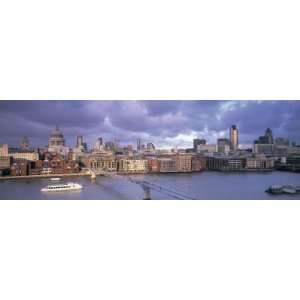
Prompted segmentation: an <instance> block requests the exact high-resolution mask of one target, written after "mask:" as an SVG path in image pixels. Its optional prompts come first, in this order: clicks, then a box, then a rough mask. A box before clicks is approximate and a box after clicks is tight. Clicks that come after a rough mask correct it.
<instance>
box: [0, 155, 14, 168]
mask: <svg viewBox="0 0 300 300" xmlns="http://www.w3.org/2000/svg"><path fill="white" fill-rule="evenodd" d="M11 164H12V157H10V156H0V170H4V169H9V168H10V166H11Z"/></svg>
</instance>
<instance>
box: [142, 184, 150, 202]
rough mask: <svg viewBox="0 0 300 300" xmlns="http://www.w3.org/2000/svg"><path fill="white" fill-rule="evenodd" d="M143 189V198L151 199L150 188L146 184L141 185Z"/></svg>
mask: <svg viewBox="0 0 300 300" xmlns="http://www.w3.org/2000/svg"><path fill="white" fill-rule="evenodd" d="M142 188H143V190H144V198H143V200H151V190H150V188H149V187H148V186H145V185H142Z"/></svg>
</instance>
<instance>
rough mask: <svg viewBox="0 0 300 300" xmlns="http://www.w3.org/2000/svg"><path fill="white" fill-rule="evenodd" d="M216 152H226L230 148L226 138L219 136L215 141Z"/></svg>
mask: <svg viewBox="0 0 300 300" xmlns="http://www.w3.org/2000/svg"><path fill="white" fill-rule="evenodd" d="M217 146H218V152H220V153H226V154H227V153H228V152H229V149H230V141H229V139H226V138H220V139H218V141H217Z"/></svg>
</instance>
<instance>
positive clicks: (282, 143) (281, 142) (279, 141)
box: [275, 137, 290, 147]
mask: <svg viewBox="0 0 300 300" xmlns="http://www.w3.org/2000/svg"><path fill="white" fill-rule="evenodd" d="M275 144H276V145H278V146H287V147H288V146H289V145H290V141H289V140H288V139H285V138H283V137H278V138H276V139H275Z"/></svg>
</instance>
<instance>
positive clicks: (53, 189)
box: [41, 182, 82, 192]
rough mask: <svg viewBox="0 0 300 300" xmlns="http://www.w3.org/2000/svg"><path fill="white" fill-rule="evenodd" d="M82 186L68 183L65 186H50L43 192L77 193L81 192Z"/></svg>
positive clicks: (42, 190)
mask: <svg viewBox="0 0 300 300" xmlns="http://www.w3.org/2000/svg"><path fill="white" fill-rule="evenodd" d="M81 189H82V185H80V184H79V183H75V182H68V183H63V184H53V185H48V186H46V187H44V188H42V189H41V192H60V191H75V190H81Z"/></svg>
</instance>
